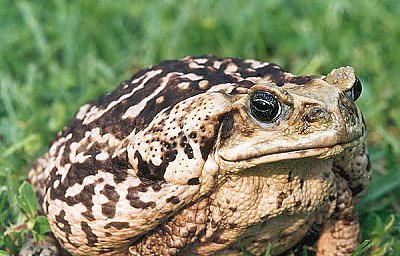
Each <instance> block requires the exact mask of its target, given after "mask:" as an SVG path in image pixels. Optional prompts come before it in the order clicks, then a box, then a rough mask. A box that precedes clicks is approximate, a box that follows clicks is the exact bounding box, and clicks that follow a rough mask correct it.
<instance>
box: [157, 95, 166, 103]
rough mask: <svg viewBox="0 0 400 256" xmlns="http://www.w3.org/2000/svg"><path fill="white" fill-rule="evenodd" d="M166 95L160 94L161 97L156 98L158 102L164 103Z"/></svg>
mask: <svg viewBox="0 0 400 256" xmlns="http://www.w3.org/2000/svg"><path fill="white" fill-rule="evenodd" d="M164 99H165V98H164V96H160V97H158V98H157V99H156V103H157V104H161V103H163V102H164Z"/></svg>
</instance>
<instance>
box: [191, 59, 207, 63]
mask: <svg viewBox="0 0 400 256" xmlns="http://www.w3.org/2000/svg"><path fill="white" fill-rule="evenodd" d="M193 60H194V61H195V62H197V63H199V64H204V63H206V62H207V61H208V59H207V58H200V59H193Z"/></svg>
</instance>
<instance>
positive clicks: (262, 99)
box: [250, 91, 281, 122]
mask: <svg viewBox="0 0 400 256" xmlns="http://www.w3.org/2000/svg"><path fill="white" fill-rule="evenodd" d="M250 111H251V115H252V116H254V118H256V119H257V120H259V121H261V122H272V121H274V120H275V119H276V118H277V117H278V116H279V115H280V112H281V105H280V103H279V101H278V99H277V98H276V97H275V95H273V94H272V93H269V92H264V91H256V92H254V93H253V94H252V95H251V96H250Z"/></svg>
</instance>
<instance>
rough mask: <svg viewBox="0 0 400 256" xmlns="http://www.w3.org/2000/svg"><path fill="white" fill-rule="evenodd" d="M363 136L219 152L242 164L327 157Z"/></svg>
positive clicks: (228, 161) (226, 157)
mask: <svg viewBox="0 0 400 256" xmlns="http://www.w3.org/2000/svg"><path fill="white" fill-rule="evenodd" d="M361 137H362V136H360V137H358V138H356V139H354V140H352V141H350V142H345V143H338V144H334V145H324V146H321V147H315V146H314V147H301V146H300V147H298V148H291V149H287V150H284V149H282V150H278V151H272V152H269V153H264V154H263V153H261V152H257V151H252V152H251V153H238V154H237V155H226V154H218V155H219V156H220V157H221V160H222V161H224V162H226V163H231V164H240V163H246V164H249V165H253V164H254V165H257V164H260V163H272V162H278V161H283V160H291V159H301V158H308V157H315V158H319V159H327V158H331V157H334V156H336V155H339V154H340V153H342V152H343V151H344V150H345V149H347V148H352V147H355V146H357V145H359V144H360V138H361Z"/></svg>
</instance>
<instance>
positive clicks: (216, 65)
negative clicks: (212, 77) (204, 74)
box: [213, 60, 222, 69]
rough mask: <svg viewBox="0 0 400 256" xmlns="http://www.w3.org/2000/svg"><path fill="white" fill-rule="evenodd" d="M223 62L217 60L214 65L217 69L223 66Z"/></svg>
mask: <svg viewBox="0 0 400 256" xmlns="http://www.w3.org/2000/svg"><path fill="white" fill-rule="evenodd" d="M221 64H222V62H221V61H218V60H217V61H215V62H214V65H213V67H214V68H216V69H219V68H220V67H221Z"/></svg>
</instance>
